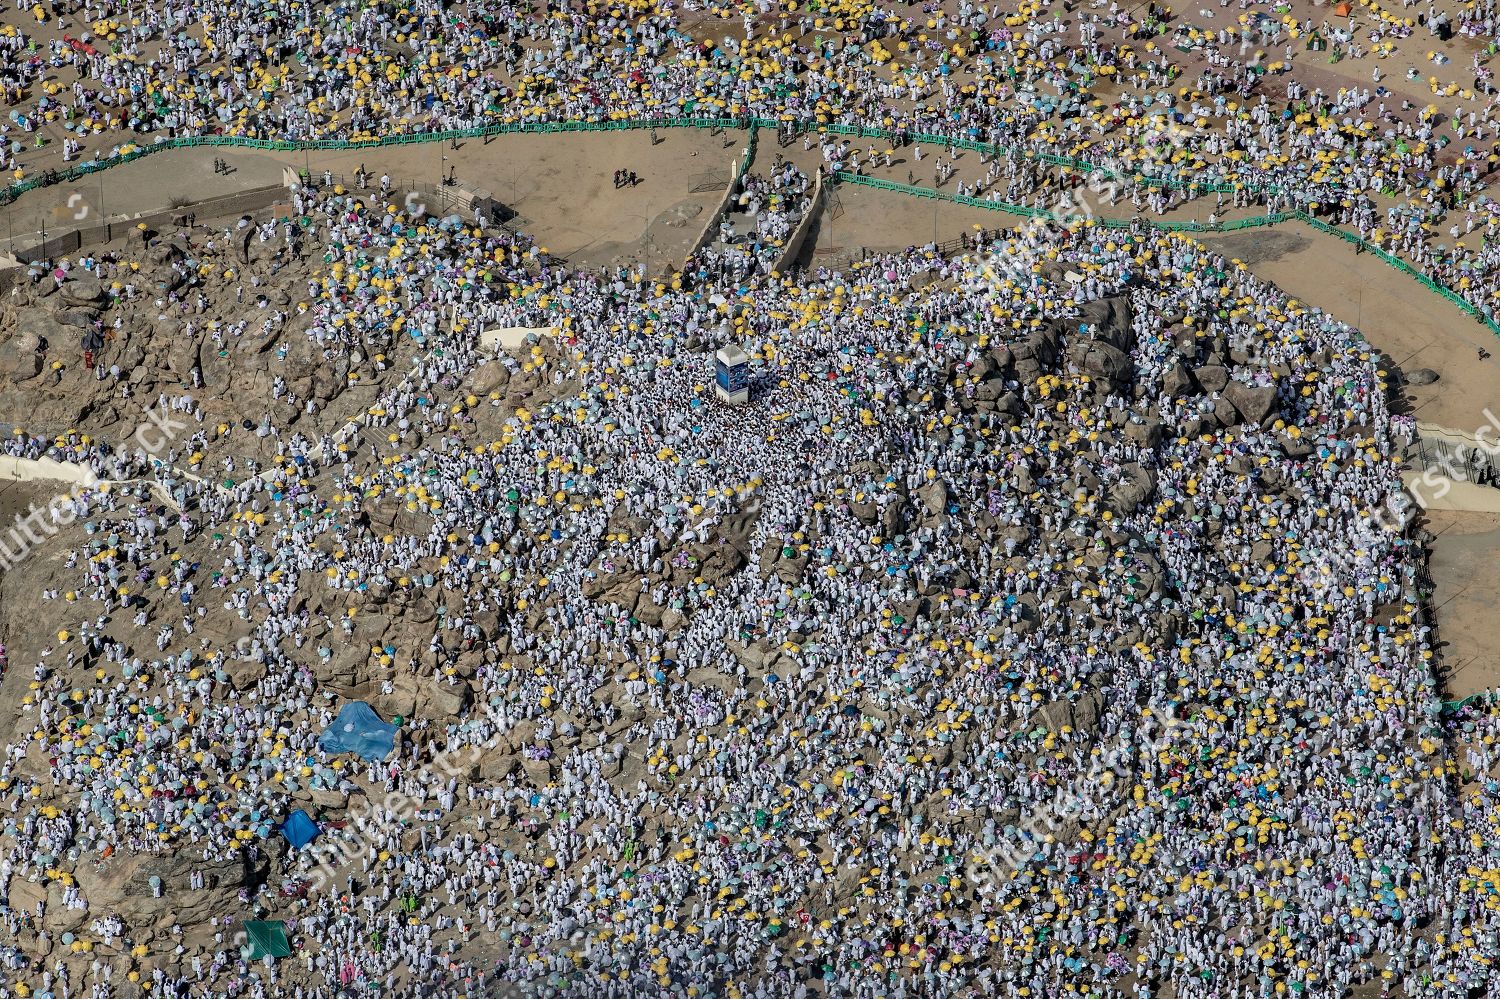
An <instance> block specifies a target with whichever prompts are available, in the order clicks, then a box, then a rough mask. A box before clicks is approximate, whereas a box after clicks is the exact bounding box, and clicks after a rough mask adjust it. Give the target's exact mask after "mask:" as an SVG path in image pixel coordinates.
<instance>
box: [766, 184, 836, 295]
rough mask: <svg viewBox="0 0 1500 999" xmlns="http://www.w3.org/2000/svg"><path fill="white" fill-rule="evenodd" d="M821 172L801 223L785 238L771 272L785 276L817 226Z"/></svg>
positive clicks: (822, 194) (820, 203) (821, 195)
mask: <svg viewBox="0 0 1500 999" xmlns="http://www.w3.org/2000/svg"><path fill="white" fill-rule="evenodd" d="M824 197H825V195H824V191H823V171H822V170H819V171H818V177H817V179H816V180H814V181H813V193H812V198H811V199H810V200H809V201H808V204H807V211H806V212H804V213H803V215H802V221H800V222H798V223H797V228H795V229H793V230H792V234H791V236H789V237H788V238H787V241H786V246H784V247H782V248H781V253H780V255H779V256H777V258H776V263H775V265H774V266H773V267H772V268H771V269H772V270H774V271H776V272H778V273H781V274H785V273H786V272H787V271H788V270H789V269H790V268H791V266H792V264H794V263H796V262H797V258H798V257H799V256H801V255H802V247H803V246H804V245H805V244H806V243H807V237H808V235H809V234H810V233H811V232H812V231H813V227H814V226H815V225H816V224H817V221H818V216H819V215H821V214H822V212H823V199H824Z"/></svg>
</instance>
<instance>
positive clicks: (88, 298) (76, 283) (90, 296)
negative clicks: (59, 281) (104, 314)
mask: <svg viewBox="0 0 1500 999" xmlns="http://www.w3.org/2000/svg"><path fill="white" fill-rule="evenodd" d="M58 294H59V295H60V296H61V297H62V300H63V302H64V303H66V304H68V305H73V306H90V307H94V308H98V307H100V306H102V305H104V304H105V303H106V302H108V301H109V292H108V291H106V290H105V287H104V285H103V283H102V282H100V280H99V279H98V278H96V277H94V276H93V275H92V274H81V275H78V276H77V277H69V278H68V279H67V280H66V281H64V282H63V285H62V287H61V288H59V289H58Z"/></svg>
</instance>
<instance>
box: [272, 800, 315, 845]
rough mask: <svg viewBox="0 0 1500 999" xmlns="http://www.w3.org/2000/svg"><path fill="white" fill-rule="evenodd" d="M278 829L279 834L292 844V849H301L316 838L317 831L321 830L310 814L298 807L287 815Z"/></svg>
mask: <svg viewBox="0 0 1500 999" xmlns="http://www.w3.org/2000/svg"><path fill="white" fill-rule="evenodd" d="M280 829H281V835H283V836H285V837H286V841H287V842H288V843H290V844H292V849H293V850H300V849H302V848H303V847H304V846H306V845H307V844H309V843H311V842H312V841H313V840H315V839H317V838H318V833H319V832H321V830H320V829H318V824H317V823H316V822H314V821H313V820H312V816H311V815H308V814H307V813H306V812H304V811H303V810H302V809H300V808H299V809H297V810H296V811H295V812H293V813H292V814H291V815H288V816H287V819H286V821H285V822H283V823H282V824H281V826H280Z"/></svg>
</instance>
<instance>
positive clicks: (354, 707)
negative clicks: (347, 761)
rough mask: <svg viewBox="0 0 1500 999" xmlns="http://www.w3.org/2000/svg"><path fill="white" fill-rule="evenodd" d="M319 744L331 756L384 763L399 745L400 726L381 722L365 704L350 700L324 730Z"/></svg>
mask: <svg viewBox="0 0 1500 999" xmlns="http://www.w3.org/2000/svg"><path fill="white" fill-rule="evenodd" d="M318 745H319V746H321V747H322V748H323V750H324V752H328V753H355V754H357V755H359V756H361V757H363V758H364V759H367V760H383V759H385V758H386V757H387V756H389V755H390V753H391V750H392V749H394V748H395V746H396V726H395V725H392V724H391V723H390V722H387V721H381V720H380V716H379V715H377V714H376V713H375V709H374V708H372V707H370V706H369V705H368V704H366V703H365V702H364V701H350V702H349V703H348V704H345V705H344V709H343V710H342V711H340V712H339V716H338V717H337V718H335V719H334V720H333V724H332V725H329V726H328V727H327V728H326V729H324V730H323V734H322V735H321V736H319V737H318Z"/></svg>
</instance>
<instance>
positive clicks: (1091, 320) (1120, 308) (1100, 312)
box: [1078, 295, 1135, 352]
mask: <svg viewBox="0 0 1500 999" xmlns="http://www.w3.org/2000/svg"><path fill="white" fill-rule="evenodd" d="M1133 315H1134V314H1133V312H1132V310H1131V307H1130V296H1128V295H1115V296H1112V297H1110V298H1101V299H1098V300H1097V301H1093V302H1089V303H1087V304H1085V305H1084V306H1083V307H1082V308H1080V309H1079V310H1078V325H1079V329H1080V331H1082V328H1083V327H1085V326H1087V327H1090V329H1091V332H1092V335H1093V337H1094V339H1096V340H1099V341H1102V342H1104V343H1107V344H1109V345H1110V346H1111V347H1114V348H1116V349H1117V350H1123V351H1127V352H1128V351H1129V350H1130V349H1131V348H1133V347H1134V346H1135V330H1134V328H1133V327H1132V325H1131V321H1132V319H1133Z"/></svg>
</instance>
